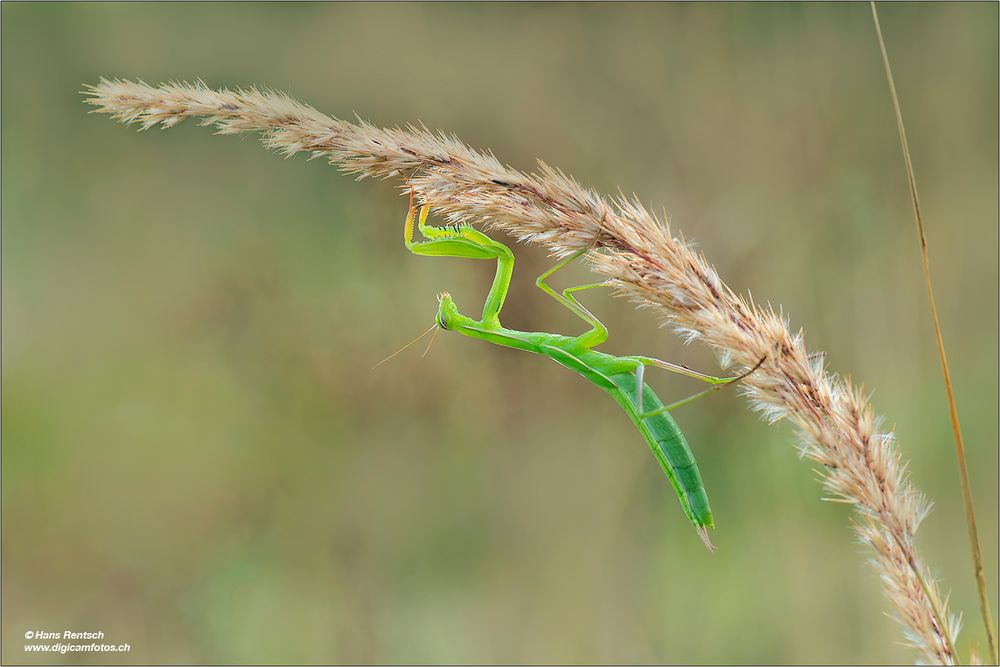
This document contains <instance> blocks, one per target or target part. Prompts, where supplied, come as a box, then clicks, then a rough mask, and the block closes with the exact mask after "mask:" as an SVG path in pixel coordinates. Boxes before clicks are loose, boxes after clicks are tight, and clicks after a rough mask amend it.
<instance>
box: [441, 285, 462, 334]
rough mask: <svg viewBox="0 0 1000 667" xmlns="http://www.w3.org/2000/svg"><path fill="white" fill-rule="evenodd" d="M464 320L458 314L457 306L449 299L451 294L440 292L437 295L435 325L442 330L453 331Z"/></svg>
mask: <svg viewBox="0 0 1000 667" xmlns="http://www.w3.org/2000/svg"><path fill="white" fill-rule="evenodd" d="M463 319H465V318H463V317H462V315H460V314H459V312H458V306H456V305H455V302H454V301H452V299H451V294H448V293H447V292H441V293H440V294H438V314H437V323H438V326H439V327H441V328H442V329H455V328H456V327H458V326H460V325H461V322H460V320H463Z"/></svg>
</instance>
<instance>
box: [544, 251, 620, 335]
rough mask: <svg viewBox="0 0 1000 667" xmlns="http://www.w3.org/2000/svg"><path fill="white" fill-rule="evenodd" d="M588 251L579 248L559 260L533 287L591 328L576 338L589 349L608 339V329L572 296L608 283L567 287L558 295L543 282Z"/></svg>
mask: <svg viewBox="0 0 1000 667" xmlns="http://www.w3.org/2000/svg"><path fill="white" fill-rule="evenodd" d="M588 250H590V248H581V249H580V250H577V251H576V252H574V253H573V254H572V255H569V256H568V257H565V258H564V259H562V260H560V261H559V262H558V263H557V264H556V265H555V266H553V267H552V268H551V269H549V270H548V271H546V272H545V273H543V274H542V275H540V276H538V278H536V279H535V285H537V286H538V289H540V290H542V291H543V292H545V293H546V294H548V295H549V296H551V297H552V298H553V299H555V300H556V301H558V302H559V303H561V304H562V305H564V306H566V308H568V309H569V310H570V311H571V312H573V314H575V315H576V316H577V317H579V318H580V319H582V320H583V321H584V322H586V323H587V324H589V325H590V326H591V327H593V328H592V329H591V330H590V331H588V332H586V333H584V334H581V335H579V336H577V338H576V340H577V342H579V343H580V344H581V345H583V346H584V347H587V348H590V347H595V346H597V345H600V344H601V343H603V342H604V341H606V340H607V339H608V329H607V327H605V326H604V324H603V323H602V322H601V321H600V320H599V319H597V317H596V316H595V315H594V314H593V313H592V312H590V311H589V310H587V308H586V306H584V305H583V304H582V303H580V302H579V301H577V300H576V297H574V296H573V292H579V291H582V290H585V289H593V288H595V287H606V286H607V284H608V283H607V282H606V281H605V282H599V283H588V284H586V285H577V286H576V287H568V288H566V289H564V290H563V292H562V294H559V293H558V292H556V291H555V290H554V289H552V288H551V287H550V286H549V284H548V283H546V282H545V279H546V278H548V277H549V276H551V275H552V274H553V273H555V272H556V271H558V270H559V269H561V268H563V267H564V266H566V265H567V264H569V263H570V262H572V261H573V260H575V259H578V258H579V257H580V256H581V255H583V254H584V253H586V252H587V251H588Z"/></svg>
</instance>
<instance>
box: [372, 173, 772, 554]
mask: <svg viewBox="0 0 1000 667" xmlns="http://www.w3.org/2000/svg"><path fill="white" fill-rule="evenodd" d="M428 212H429V206H427V205H425V206H423V207H421V209H420V213H419V218H418V220H417V228H418V229H419V230H420V233H421V234H422V235H423V237H424V238H425V239H426V240H424V241H414V240H413V222H414V217H416V210H415V208H414V206H413V193H412V192H411V193H410V207H409V212H408V213H407V216H406V222H405V223H404V225H403V240H404V242H405V244H406V248H407V249H408V250H409V251H410V252H412V253H413V254H415V255H426V256H431V257H466V258H470V259H495V260H496V261H497V271H496V276H495V278H494V279H493V285H492V287H491V288H490V291H489V294H488V295H487V297H486V303H485V304H484V306H483V314H482V317H480V318H479V319H478V320H477V319H473V318H471V317H467V316H465V315H463V314H461V313H460V312H458V307H457V306H456V305H455V302H454V301H453V300H452V298H451V295H449V294H448V293H447V292H442V293H440V294H439V295H438V312H437V316H436V317H435V324H434V326H432V327H431V329H428V330H427V331H426V332H424V334H423V335H422V336H420V337H421V338H422V337H423V336H425V335H427V334H428V333H430V332H431V331H434V333H435V334H437V331H438V330H439V329H445V330H447V331H457V332H458V333H460V334H462V335H464V336H468V337H470V338H477V339H479V340H485V341H488V342H490V343H493V344H494V345H502V346H504V347H511V348H514V349H518V350H524V351H526V352H532V353H534V354H540V355H542V356H545V357H548V358H549V359H552V360H553V361H555V362H556V363H558V364H560V365H562V366H565V367H566V368H568V369H570V370H572V371H574V372H576V373H578V374H579V375H581V376H583V378H585V379H586V380H587V381H589V382H591V383H593V384H595V385H597V386H598V387H600V388H601V389H603V390H604V391H605V392H607V393H608V394H610V395H611V397H612V398H614V399H615V401H616V402H617V403H618V404H619V405H620V406H621V407H622V409H623V410H625V412H626V414H628V416H629V418H631V420H632V423H633V424H635V426H636V428H637V429H639V432H640V433H641V434H642V437H643V438H644V439H645V440H646V443H647V444H648V445H649V449H650V450H651V451H652V452H653V456H654V457H655V458H656V460H657V461H658V462H659V464H660V467H661V468H662V469H663V472H664V473H665V474H666V476H667V479H669V480H670V483H671V485H672V486H673V488H674V491H675V492H676V494H677V498H678V500H680V504H681V509H683V510H684V514H685V516H687V518H688V520H689V521H690V522H691V523H692V524H693V525H694V527H695V530H696V531H697V532H698V535H699V537H701V540H702V541H703V542H704V543H705V546H706V547H707V548H708V549H709V551H714V550H715V547H714V546H713V545H712V542H711V541H710V540H709V538H708V529H709V528H714V527H715V522H714V519H713V517H712V510H711V508H710V507H709V504H708V496H707V495H706V493H705V485H704V483H703V482H702V478H701V473H700V472H699V470H698V464H697V463H696V462H695V459H694V454H693V453H692V452H691V448H690V447H689V446H688V443H687V440H686V438H685V437H684V434H683V433H682V432H681V430H680V428H679V427H678V426H677V422H675V421H674V419H673V418H672V417H671V416H670V411H671V410H673V409H674V408H678V407H680V406H682V405H686V404H688V403H690V402H692V401H695V400H697V399H699V398H701V397H702V396H705V395H706V394H709V393H711V392H713V391H717V390H719V389H721V388H723V387H725V386H727V385H729V384H732V383H734V382H738V381H739V380H742V379H743V378H745V377H746V376H748V375H750V373H752V372H754V371H755V370H757V368H759V367H760V365H761V364H762V363H763V362H764V359H761V360H760V361H759V362H758V363H757V365H756V366H754V367H753V368H751V369H749V370H748V371H746V372H744V373H743V374H741V375H738V376H736V377H729V378H718V377H713V376H711V375H705V374H703V373H698V372H695V371H692V370H691V369H689V368H687V367H686V366H678V365H676V364H671V363H669V362H666V361H661V360H660V359H654V358H652V357H643V356H624V357H617V356H614V355H611V354H605V353H603V352H598V351H596V350H594V349H593V348H595V347H596V346H598V345H600V344H601V343H603V342H604V341H606V340H607V338H608V330H607V328H606V327H605V326H604V325H603V324H602V323H601V321H600V320H598V319H597V318H596V317H595V316H594V315H593V314H592V313H591V312H590V311H589V310H587V308H586V307H584V306H583V305H582V304H581V303H580V302H579V301H577V300H576V297H574V296H573V293H574V292H579V291H582V290H588V289H593V288H597V287H605V286H607V285H608V282H607V281H604V282H597V283H589V284H586V285H577V286H575V287H569V288H567V289H565V290H563V291H562V293H561V294H560V293H558V292H556V291H555V290H554V289H552V288H551V287H550V286H549V285H548V283H547V282H546V280H547V279H548V278H549V277H550V276H551V275H552V274H554V273H555V272H556V271H558V270H559V269H561V268H563V267H565V266H566V265H567V264H569V263H570V262H572V261H574V260H576V259H578V258H579V257H581V256H582V255H584V254H585V253H586V252H587V251H588V250H590V248H583V249H581V250H579V251H577V252H574V253H572V254H571V255H569V256H567V257H565V258H564V259H562V260H560V261H559V262H558V263H557V264H556V265H555V266H553V267H552V268H550V269H549V270H548V271H546V272H545V273H543V274H542V275H540V276H538V279H537V280H536V281H535V284H536V285H537V286H538V287H539V289H541V290H542V291H543V292H545V293H546V294H548V295H549V296H551V297H552V298H553V299H555V300H556V301H558V302H559V303H561V304H562V305H563V306H565V307H566V308H568V309H569V310H570V311H571V312H573V313H574V314H576V315H577V316H578V317H580V318H581V319H583V320H584V321H585V322H586V323H587V324H589V325H590V326H591V329H590V330H589V331H587V332H585V333H583V334H580V335H579V336H575V337H572V336H562V335H559V334H552V333H542V332H532V331H515V330H513V329H507V328H505V327H504V326H503V325H501V324H500V309H501V308H502V307H503V303H504V299H505V298H506V296H507V289H508V287H509V285H510V279H511V274H512V273H513V270H514V254H513V253H512V252H511V250H510V248H508V247H507V246H505V245H504V244H502V243H500V242H498V241H495V240H494V239H491V238H490V237H489V236H487V235H486V234H484V233H483V232H481V231H479V230H477V229H475V228H474V227H471V226H469V225H455V226H445V227H435V226H432V225H428V224H427V215H428ZM432 340H433V339H432ZM413 342H416V341H413ZM404 349H405V348H404ZM401 351H402V350H400V352H401ZM397 354H398V353H397ZM393 356H395V355H393ZM390 358H391V357H390ZM387 360H388V359H387ZM387 360H386V361H387ZM647 366H655V367H657V368H662V369H665V370H668V371H671V372H674V373H679V374H681V375H686V376H688V377H691V378H697V379H699V380H702V381H704V382H707V383H708V384H711V385H712V386H711V387H710V388H708V389H705V390H704V391H701V392H698V393H697V394H694V395H692V396H689V397H687V398H685V399H682V400H680V401H677V402H675V403H671V404H669V405H663V403H662V402H661V401H660V399H659V398H657V396H656V394H655V393H653V390H652V389H650V387H649V385H647V384H646V383H645V381H644V379H643V378H644V373H645V369H646V367H647Z"/></svg>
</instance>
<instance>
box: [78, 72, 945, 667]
mask: <svg viewBox="0 0 1000 667" xmlns="http://www.w3.org/2000/svg"><path fill="white" fill-rule="evenodd" d="M86 94H87V95H89V98H88V100H87V102H89V103H90V104H92V105H94V106H95V107H97V109H96V110H97V111H98V112H102V113H108V114H111V115H112V116H113V117H114V118H117V119H118V120H121V121H123V122H125V123H139V124H140V125H141V126H142V128H143V129H146V128H150V127H153V126H154V125H157V124H160V125H162V126H164V127H170V126H172V125H174V124H176V123H178V122H180V121H181V120H183V119H184V118H188V117H196V118H200V119H201V124H203V125H214V126H215V127H216V128H217V129H218V132H219V133H221V134H236V133H240V132H249V131H258V132H260V133H261V135H262V141H263V142H264V144H265V145H266V146H268V147H269V148H273V149H275V150H278V151H280V152H281V153H283V154H285V155H293V154H295V153H298V152H302V151H306V152H309V153H311V154H312V156H313V157H324V158H326V159H328V160H329V161H330V162H331V163H333V164H335V165H337V166H338V167H340V169H342V170H343V171H346V172H349V173H353V174H356V175H357V176H358V177H359V178H364V177H368V176H371V177H379V178H389V177H401V178H405V179H406V183H405V187H406V188H411V187H412V188H413V190H414V191H415V192H416V194H417V197H418V198H419V199H420V200H421V201H422V202H424V203H427V204H430V205H431V206H432V207H433V208H434V209H435V211H436V212H438V213H440V214H443V215H445V216H447V217H448V218H449V219H450V220H452V221H454V222H459V221H469V222H481V223H486V224H489V225H492V226H494V227H498V228H502V229H505V230H508V231H510V232H511V233H513V234H514V235H516V236H518V237H519V238H521V239H522V240H526V241H533V242H538V243H542V244H544V245H546V246H547V247H548V248H549V249H550V250H551V251H552V252H553V254H555V255H557V256H565V255H567V254H569V253H571V252H574V251H576V250H579V249H581V248H587V247H591V246H592V247H594V248H595V249H596V248H599V249H601V252H597V251H594V252H591V253H590V254H589V258H590V261H591V265H592V268H593V269H594V270H595V271H597V272H599V273H602V274H604V275H605V276H607V277H608V278H609V279H610V280H611V281H612V284H613V285H614V286H615V287H616V288H617V293H618V294H621V295H624V296H627V297H629V298H631V299H632V300H633V301H635V302H636V303H637V304H639V306H640V307H647V308H651V309H653V310H654V311H655V312H657V313H658V314H659V315H661V316H662V317H663V318H664V319H665V320H666V321H667V322H669V323H670V324H671V325H672V326H673V327H674V328H676V329H677V330H678V331H679V332H680V333H681V334H682V335H684V336H685V337H686V338H687V339H688V340H695V339H700V340H702V341H704V342H705V343H706V344H708V345H709V346H711V348H712V349H713V350H715V352H716V353H717V355H718V356H719V360H720V364H721V365H722V366H723V367H730V366H733V365H736V366H741V367H744V368H749V367H752V366H753V365H754V364H756V363H757V362H758V361H759V360H760V359H761V358H766V361H764V363H763V364H762V365H761V367H760V368H759V369H758V370H757V371H756V372H755V373H753V374H752V375H751V376H750V377H748V378H747V379H746V380H745V381H744V384H743V385H742V390H743V391H744V392H745V393H746V394H747V395H748V396H749V398H750V399H751V402H752V404H753V406H754V408H755V409H756V410H758V411H760V412H762V413H763V415H764V416H765V418H766V419H767V420H768V421H770V422H776V421H779V420H781V419H787V420H788V421H790V422H792V423H794V424H795V425H796V426H797V427H798V428H799V430H800V432H801V436H802V438H801V446H800V449H801V452H802V455H803V456H806V457H808V458H810V459H812V460H814V461H816V462H818V463H819V464H820V465H821V466H822V467H823V470H824V478H823V485H824V487H825V488H826V490H827V491H828V492H829V493H830V494H832V495H833V496H835V497H837V498H840V499H843V500H844V501H846V502H849V503H850V504H852V505H853V507H854V510H855V530H856V532H857V535H858V537H859V538H860V540H861V541H862V542H863V543H865V544H867V545H868V546H869V547H870V548H871V550H872V552H873V554H872V557H871V559H870V562H871V563H872V565H873V566H874V567H875V568H876V570H877V571H878V573H879V574H880V577H881V580H882V582H883V587H884V589H885V592H886V595H887V597H888V599H889V601H890V603H891V604H892V606H893V608H894V610H895V616H896V618H897V620H898V621H899V622H900V623H901V624H902V626H903V629H904V634H905V636H906V639H907V641H908V643H909V644H911V645H912V646H914V647H915V648H916V649H917V650H918V651H919V654H920V658H921V659H922V660H924V661H928V662H933V663H942V664H954V663H955V662H956V655H955V651H954V648H953V646H954V641H953V637H954V635H956V634H957V632H958V622H957V620H956V619H955V618H954V617H952V616H949V615H948V613H947V604H946V601H945V600H944V599H943V598H942V596H941V593H940V592H939V590H938V587H937V584H936V582H935V581H934V579H933V577H932V576H931V575H930V572H929V571H928V569H927V567H926V566H925V565H924V564H923V563H922V561H921V560H920V558H919V555H918V553H917V549H916V546H915V544H914V534H915V532H916V530H917V526H918V525H919V523H920V521H921V519H922V518H923V517H924V516H925V515H926V514H927V511H928V504H927V503H926V502H925V501H924V500H923V498H922V497H921V495H920V494H919V493H918V492H917V490H916V489H915V488H914V487H913V486H912V485H911V484H910V483H909V481H907V478H906V474H905V466H903V465H902V464H901V463H900V460H899V454H898V452H897V451H896V448H895V446H894V444H893V436H892V434H891V433H884V432H879V431H878V429H877V425H878V420H877V419H876V417H875V415H874V413H873V412H872V409H871V407H870V406H869V404H868V401H867V399H866V397H865V395H864V392H863V390H862V389H861V388H859V387H855V386H853V385H852V384H851V383H850V382H849V381H848V380H846V379H843V378H839V377H836V376H834V375H831V374H828V373H827V372H826V371H825V369H824V366H823V357H822V356H821V355H819V356H812V357H811V356H810V355H809V354H808V353H807V351H806V347H805V341H804V338H803V335H802V332H801V331H799V332H796V333H792V332H791V331H790V330H789V328H788V324H787V322H786V321H785V319H784V318H783V317H782V316H781V315H779V314H776V313H775V312H774V311H773V310H772V309H770V308H766V307H760V306H758V305H755V304H754V303H753V302H752V301H750V300H748V299H745V298H743V297H741V296H739V295H737V294H736V293H735V292H733V291H732V290H731V289H730V288H729V287H727V286H726V285H725V284H724V283H723V282H722V281H721V280H720V279H719V276H718V275H717V274H716V272H715V269H714V268H713V267H712V266H711V265H710V264H709V263H708V262H707V261H706V260H705V258H704V257H703V256H702V255H700V254H698V253H696V252H695V251H693V250H692V249H691V248H690V247H689V246H688V245H687V244H686V243H685V242H684V241H683V239H679V238H675V237H674V236H672V235H671V233H670V230H669V228H668V227H667V225H666V222H665V221H663V222H661V221H659V220H657V218H656V217H655V216H654V215H652V214H651V213H650V212H649V211H647V210H646V209H645V208H644V207H643V205H642V204H641V203H639V201H638V200H637V199H635V198H634V197H633V198H627V197H625V196H624V195H619V196H618V197H617V198H614V199H608V198H605V197H603V196H601V195H598V194H597V193H596V192H594V191H592V190H589V189H586V188H584V187H582V186H581V185H580V184H579V183H577V182H576V181H575V180H573V179H572V178H570V177H568V176H566V175H565V174H563V173H562V172H561V171H558V170H556V169H553V168H551V167H548V166H546V165H545V164H540V166H539V169H538V172H537V173H531V174H528V173H524V172H521V171H517V170H515V169H511V168H509V167H505V166H503V165H502V164H501V163H500V162H499V161H498V160H497V159H496V158H495V157H493V155H492V154H490V153H487V154H483V153H480V152H477V151H474V150H472V149H470V148H469V147H467V146H466V145H465V144H463V143H461V142H460V141H458V139H457V138H455V137H449V136H446V135H444V134H437V135H435V134H432V133H431V132H429V131H428V130H426V129H423V128H416V127H413V126H409V127H407V128H406V129H399V128H391V129H379V128H376V127H375V126H373V125H371V124H369V123H367V122H364V121H358V123H349V122H346V121H342V120H338V119H335V118H330V117H328V116H325V115H323V114H321V113H320V112H318V111H316V110H315V109H313V108H312V107H309V106H306V105H303V104H301V103H299V102H296V101H294V100H292V99H291V98H289V97H287V96H285V95H282V94H280V93H274V92H266V91H265V92H261V91H258V90H256V89H250V90H238V91H229V90H218V91H216V90H211V89H209V88H207V87H206V86H205V85H204V84H202V83H200V82H199V83H198V84H196V85H188V84H183V83H170V84H166V85H162V86H157V87H154V86H149V85H146V84H144V83H141V82H139V83H132V82H129V81H120V80H114V81H108V80H103V79H102V81H101V82H100V83H99V84H98V85H96V86H93V87H89V89H88V91H87V92H86Z"/></svg>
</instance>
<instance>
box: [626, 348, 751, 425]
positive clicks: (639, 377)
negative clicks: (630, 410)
mask: <svg viewBox="0 0 1000 667" xmlns="http://www.w3.org/2000/svg"><path fill="white" fill-rule="evenodd" d="M638 359H639V361H640V364H639V366H638V368H636V369H635V378H636V390H635V393H636V400H635V405H636V410H637V411H638V412H639V417H640V418H642V419H645V418H646V417H654V416H656V415H659V414H662V413H664V412H670V411H671V410H673V409H675V408H679V407H681V406H683V405H687V404H688V403H694V402H695V401H697V400H698V399H699V398H702V397H703V396H707V395H709V394H711V393H713V392H716V391H721V390H722V389H725V388H726V387H727V386H729V385H731V384H734V383H736V382H739V381H740V380H742V379H744V378H745V377H747V376H748V375H750V374H751V373H753V372H754V371H756V370H757V369H758V368H760V366H761V364H763V363H764V360H765V359H767V357H761V360H760V361H758V362H757V363H756V364H755V365H754V367H753V368H751V369H749V370H747V371H745V372H743V373H741V374H740V375H736V376H734V377H730V378H717V377H713V376H711V375H705V374H704V373H698V372H697V371H692V370H691V369H689V368H687V367H686V366H678V365H676V364H671V363H669V362H666V361H660V360H659V359H652V358H650V357H638ZM647 362H648V363H647ZM646 366H656V367H658V368H664V369H666V370H669V371H673V372H675V373H679V374H681V375H686V376H687V377H693V378H697V379H699V380H702V381H704V382H708V383H710V384H712V385H713V386H712V387H709V388H708V389H705V390H702V391H699V392H698V393H696V394H692V395H691V396H688V397H687V398H682V399H681V400H679V401H675V402H673V403H671V404H670V405H664V406H662V407H659V408H657V409H656V410H651V411H649V412H642V390H643V387H644V386H645V385H644V383H643V377H644V376H645V370H646Z"/></svg>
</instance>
